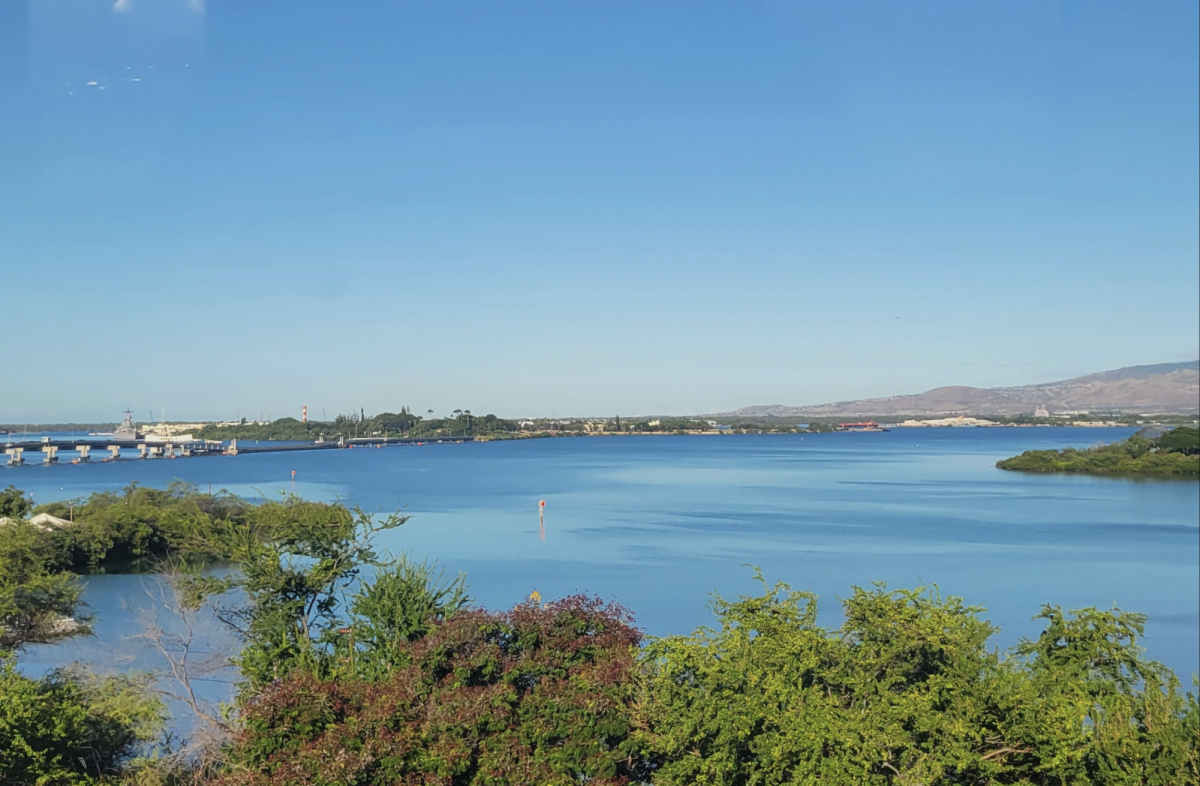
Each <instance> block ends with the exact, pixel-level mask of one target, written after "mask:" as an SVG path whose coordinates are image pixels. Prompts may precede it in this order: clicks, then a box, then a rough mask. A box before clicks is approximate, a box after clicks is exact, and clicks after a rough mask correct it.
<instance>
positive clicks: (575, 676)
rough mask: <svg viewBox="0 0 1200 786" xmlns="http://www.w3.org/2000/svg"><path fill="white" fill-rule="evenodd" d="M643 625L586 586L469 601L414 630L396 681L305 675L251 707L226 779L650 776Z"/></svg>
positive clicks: (592, 779) (472, 780)
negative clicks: (581, 590)
mask: <svg viewBox="0 0 1200 786" xmlns="http://www.w3.org/2000/svg"><path fill="white" fill-rule="evenodd" d="M639 638H640V637H639V633H638V632H637V631H636V630H635V629H633V628H632V627H631V626H630V625H629V622H628V617H627V615H626V614H625V613H624V612H623V611H622V610H621V609H619V608H618V607H613V606H604V605H602V604H600V603H599V602H597V601H595V600H590V599H587V598H582V597H575V598H567V599H564V600H561V601H556V602H554V603H550V604H547V605H546V606H544V607H543V606H541V605H539V604H537V603H536V602H529V603H525V604H523V605H520V606H518V607H516V608H515V609H513V610H511V611H508V612H484V611H468V612H463V613H460V614H457V615H455V616H454V617H453V618H451V619H450V620H448V621H445V622H441V623H439V624H437V625H435V626H433V628H432V629H431V630H430V632H429V633H428V635H426V636H425V637H423V638H420V639H417V640H415V641H412V642H407V641H402V642H400V644H399V646H400V647H401V648H402V650H403V653H404V656H405V657H404V658H403V661H404V662H405V664H406V665H404V666H402V667H399V668H397V669H396V670H395V671H394V672H393V673H392V674H391V675H389V676H388V677H387V678H386V679H384V680H382V681H378V682H367V681H363V680H356V679H351V678H347V679H341V680H330V679H326V680H319V679H317V678H315V677H314V676H312V675H310V674H304V673H297V674H296V675H294V676H293V677H292V678H290V679H288V680H285V681H283V682H279V683H274V684H272V685H270V686H268V687H267V688H266V689H264V690H263V691H262V692H261V693H260V694H259V695H257V696H256V697H255V698H254V699H253V701H251V702H250V703H249V705H248V706H247V708H246V710H245V712H244V715H243V719H244V721H245V729H244V731H243V732H242V733H241V735H240V736H239V737H238V738H237V741H236V744H235V745H234V747H233V749H232V750H231V751H230V753H229V757H230V765H231V773H230V775H229V776H228V777H227V778H226V779H224V780H223V781H222V783H223V784H230V785H232V784H238V785H239V786H241V785H243V784H244V785H245V786H250V785H251V784H254V785H255V786H268V785H269V784H270V785H272V786H274V785H275V784H278V786H285V784H288V785H290V784H330V785H332V784H346V785H347V786H349V785H351V784H353V785H354V786H358V785H359V784H362V785H363V786H366V785H367V784H378V785H379V786H384V785H385V784H386V785H388V786H390V785H391V784H429V785H430V786H433V785H434V784H445V786H451V784H454V785H459V784H461V786H468V785H469V784H470V785H478V786H483V785H484V784H488V785H491V784H514V785H516V784H545V785H546V786H550V785H551V784H559V785H561V786H570V785H573V784H578V783H582V782H587V783H592V784H596V786H602V785H604V784H624V783H629V782H630V780H631V779H632V780H633V781H635V782H641V781H642V780H643V779H644V777H645V776H646V775H648V772H649V771H648V769H647V762H648V759H647V758H646V757H645V756H644V755H643V752H642V751H641V749H640V748H639V744H638V742H637V740H636V736H635V734H634V733H633V732H634V729H633V726H632V707H633V705H634V703H635V700H636V697H637V692H638V688H637V681H636V676H637V661H636V658H635V654H636V646H637V643H638V641H639Z"/></svg>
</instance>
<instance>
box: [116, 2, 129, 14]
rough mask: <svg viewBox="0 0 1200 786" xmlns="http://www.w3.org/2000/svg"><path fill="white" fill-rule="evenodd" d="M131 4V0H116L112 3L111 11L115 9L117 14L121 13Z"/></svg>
mask: <svg viewBox="0 0 1200 786" xmlns="http://www.w3.org/2000/svg"><path fill="white" fill-rule="evenodd" d="M132 5H133V0H116V2H115V3H113V11H116V12H117V13H118V14H123V13H126V12H127V11H128V10H129V8H130V6H132Z"/></svg>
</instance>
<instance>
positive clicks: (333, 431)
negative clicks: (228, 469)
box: [196, 408, 517, 442]
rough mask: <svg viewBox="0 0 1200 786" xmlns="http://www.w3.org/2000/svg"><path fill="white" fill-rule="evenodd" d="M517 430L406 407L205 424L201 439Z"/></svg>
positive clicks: (491, 420) (461, 414)
mask: <svg viewBox="0 0 1200 786" xmlns="http://www.w3.org/2000/svg"><path fill="white" fill-rule="evenodd" d="M516 431H517V426H516V424H515V423H513V422H511V421H508V420H504V419H502V418H498V417H496V416H495V415H484V416H482V417H479V416H476V415H472V414H471V411H470V410H455V411H454V412H453V413H452V417H447V418H433V417H430V418H422V417H420V416H419V415H414V414H413V413H411V412H409V411H408V409H407V408H403V409H401V410H400V412H381V413H380V414H378V415H372V416H371V417H367V416H366V415H365V414H360V415H349V416H348V415H338V417H337V418H336V419H334V420H333V421H330V422H317V421H309V422H307V423H302V422H301V421H299V420H296V419H295V418H280V419H279V420H274V421H272V422H270V423H241V424H239V425H235V426H217V425H211V426H205V427H204V428H203V429H201V430H200V432H199V433H198V434H196V436H197V437H199V438H201V439H246V440H251V439H261V440H285V441H297V442H309V441H314V440H317V439H324V440H326V441H329V440H335V439H337V438H339V437H345V438H347V439H353V438H355V437H412V438H417V439H419V438H421V437H438V436H443V437H485V436H488V435H494V434H510V433H513V432H516Z"/></svg>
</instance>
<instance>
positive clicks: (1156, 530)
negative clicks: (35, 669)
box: [0, 428, 1200, 683]
mask: <svg viewBox="0 0 1200 786" xmlns="http://www.w3.org/2000/svg"><path fill="white" fill-rule="evenodd" d="M1131 431H1132V429H1050V428H1036V429H930V430H921V429H911V430H908V429H898V430H894V431H891V432H889V433H882V434H820V435H804V436H800V435H795V436H792V435H762V436H754V435H745V436H742V435H731V436H712V437H674V436H658V437H610V438H578V439H541V440H526V441H519V442H497V443H486V444H466V445H445V446H425V447H392V448H384V449H356V450H349V451H345V450H343V451H321V452H311V453H297V454H265V455H250V456H238V457H233V458H230V457H206V458H193V459H178V460H174V461H167V460H158V461H136V460H135V461H122V462H114V463H109V464H92V465H89V466H71V465H59V466H49V467H42V466H28V467H23V468H14V469H5V470H0V485H8V484H10V483H11V484H14V485H16V486H18V487H21V488H24V489H27V490H30V491H32V492H34V494H35V498H36V499H37V500H38V501H39V502H47V501H50V500H54V499H65V498H72V497H80V496H84V495H86V494H88V493H90V492H92V491H95V490H100V489H115V488H120V487H122V486H124V485H126V484H127V483H129V482H131V481H135V480H136V481H138V482H139V483H140V484H142V485H147V486H162V485H165V484H166V483H167V482H168V481H170V480H173V479H182V480H186V481H189V482H191V483H195V484H197V485H198V486H200V487H201V489H204V490H206V489H207V488H208V486H209V484H210V483H211V484H212V488H213V489H214V490H216V489H219V488H227V489H229V490H231V491H233V492H235V493H238V494H242V495H247V496H261V495H271V494H276V493H279V492H281V491H290V490H291V489H292V483H291V481H290V473H291V471H292V470H295V471H296V483H295V490H296V491H297V492H298V493H299V494H301V495H303V496H305V497H308V498H312V499H324V500H333V499H341V500H343V501H345V502H347V503H350V504H357V505H361V506H362V507H364V508H366V509H368V510H372V511H380V512H390V511H395V510H403V511H404V512H406V513H408V514H409V515H411V516H412V519H411V520H410V521H409V522H408V523H407V524H406V525H405V526H403V527H402V528H400V529H399V530H395V531H392V532H389V533H387V534H386V536H385V538H386V540H385V543H386V545H387V546H388V547H390V548H391V549H392V550H394V551H408V552H410V553H412V554H414V555H416V556H426V555H428V556H431V557H434V558H436V559H438V560H439V561H440V562H441V564H442V565H444V566H445V567H446V568H448V569H449V570H450V571H451V572H454V571H464V572H465V573H466V574H467V579H468V583H469V585H470V588H471V591H472V594H473V595H474V596H475V598H476V599H477V600H478V601H479V602H481V603H483V604H486V605H489V606H499V607H504V606H510V605H512V604H513V603H516V602H517V601H518V600H520V599H521V598H522V597H524V596H525V595H527V594H528V593H529V592H531V591H532V590H535V589H536V590H538V591H539V592H541V594H542V595H543V596H558V595H564V594H568V593H573V592H590V593H595V594H597V595H600V596H602V597H604V598H609V599H615V600H617V601H619V602H621V603H623V604H625V605H627V606H629V607H630V608H632V609H633V610H634V611H635V612H636V614H637V619H638V621H639V623H640V624H641V625H642V626H643V627H645V628H646V629H647V630H648V631H649V632H651V633H655V634H665V633H681V632H686V631H690V630H691V629H693V628H695V627H696V626H697V625H701V624H707V623H709V622H710V621H711V616H710V615H709V612H708V610H707V602H708V595H709V593H711V592H713V591H718V592H720V593H721V594H723V595H726V596H736V595H738V594H741V593H746V592H749V591H753V590H754V589H755V585H754V583H753V581H752V580H751V577H750V570H749V569H748V568H746V567H744V565H745V564H746V563H751V564H754V565H758V566H760V567H761V568H762V569H763V572H764V573H765V575H766V576H767V578H768V579H770V580H772V581H774V580H783V581H787V582H789V583H791V584H792V585H793V586H795V587H797V588H802V589H807V590H813V591H815V592H817V593H818V594H819V595H820V597H821V603H822V612H823V617H824V620H825V621H826V622H827V623H828V624H836V623H837V622H838V619H839V610H838V600H837V599H838V597H839V596H841V597H844V596H846V595H848V594H849V591H850V587H851V585H854V584H859V585H865V584H867V583H869V582H871V581H873V580H882V581H886V582H888V583H889V584H891V585H893V586H913V585H915V584H917V583H919V582H935V583H937V584H939V585H940V587H941V589H942V591H943V592H944V593H948V594H954V595H959V596H963V597H965V598H966V600H967V601H968V602H969V603H974V604H979V605H982V606H985V607H987V609H988V612H987V616H988V618H989V619H991V620H992V621H994V622H995V623H996V624H998V625H1000V626H1001V628H1002V633H1001V634H1000V636H999V638H998V640H997V643H998V644H1001V645H1009V644H1012V643H1013V642H1015V641H1016V640H1017V639H1018V638H1019V637H1021V636H1027V635H1035V634H1036V632H1037V630H1038V627H1037V625H1036V624H1035V623H1034V622H1032V621H1031V620H1030V618H1031V617H1032V616H1033V615H1034V614H1035V613H1037V611H1038V609H1039V607H1040V606H1041V604H1043V603H1047V602H1050V603H1057V604H1061V605H1063V606H1066V607H1080V606H1091V605H1095V606H1102V607H1109V606H1111V605H1113V604H1116V605H1118V606H1120V607H1121V608H1123V609H1127V610H1134V611H1140V612H1143V613H1145V614H1147V615H1148V616H1149V623H1148V631H1147V634H1148V635H1147V637H1146V639H1145V641H1144V644H1145V645H1146V647H1147V649H1148V651H1149V654H1150V656H1151V657H1154V658H1156V659H1159V660H1162V661H1163V662H1165V663H1166V664H1167V665H1169V666H1171V667H1172V668H1174V669H1175V670H1176V671H1177V673H1179V674H1180V676H1181V677H1182V678H1183V679H1184V681H1185V683H1186V682H1190V680H1189V679H1188V678H1189V676H1190V675H1191V674H1192V673H1193V672H1195V671H1196V670H1197V667H1198V665H1200V643H1198V637H1200V483H1196V482H1135V481H1130V480H1123V479H1114V478H1089V477H1067V476H1029V475H1023V474H1016V473H1007V472H1002V471H1000V470H997V469H995V468H994V466H993V465H994V464H995V462H996V461H997V460H998V459H1001V458H1004V457H1007V456H1010V455H1013V454H1015V453H1019V452H1021V451H1023V450H1027V449H1030V448H1049V447H1064V446H1067V445H1074V446H1079V447H1082V446H1087V445H1091V444H1095V443H1097V442H1100V441H1104V442H1111V441H1115V440H1117V439H1121V438H1123V437H1125V436H1127V435H1128V434H1129V433H1131ZM540 499H544V500H546V539H545V541H544V542H543V541H542V540H540V538H539V534H538V516H537V503H538V500H540ZM89 582H90V586H89V591H88V594H87V598H88V601H89V602H90V603H91V604H92V606H93V610H94V612H95V613H96V614H97V615H98V616H99V618H100V623H99V625H98V626H97V636H95V637H93V638H91V639H88V640H81V641H77V642H70V643H67V644H63V645H58V646H57V647H54V648H35V649H34V650H31V651H30V653H29V654H28V657H27V660H28V661H31V665H37V664H45V665H49V664H52V663H58V662H62V661H64V660H70V659H72V658H77V657H84V658H91V659H112V658H125V659H127V660H130V659H131V660H133V661H137V660H139V659H140V658H141V657H142V655H138V654H137V653H138V652H140V651H139V650H138V647H139V646H140V645H138V644H137V643H136V642H131V641H130V640H129V639H127V638H126V637H128V636H131V635H133V634H135V633H136V632H137V625H136V623H135V621H134V616H135V614H134V611H133V609H134V608H143V607H145V606H146V593H145V589H144V585H145V582H146V580H145V578H144V577H131V576H102V577H95V578H92V579H89ZM151 605H153V604H151ZM143 655H144V653H143Z"/></svg>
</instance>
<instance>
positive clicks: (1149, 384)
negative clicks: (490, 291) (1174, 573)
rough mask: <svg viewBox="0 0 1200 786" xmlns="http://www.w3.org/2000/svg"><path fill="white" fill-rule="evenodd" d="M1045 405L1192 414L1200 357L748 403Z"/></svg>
mask: <svg viewBox="0 0 1200 786" xmlns="http://www.w3.org/2000/svg"><path fill="white" fill-rule="evenodd" d="M1039 406H1044V407H1046V408H1047V409H1048V410H1050V412H1051V413H1054V412H1062V411H1082V410H1087V411H1090V412H1096V411H1100V412H1108V411H1116V412H1134V413H1147V414H1150V413H1153V414H1189V413H1194V412H1197V411H1198V410H1200V360H1193V361H1190V362H1187V363H1156V364H1154V365H1148V366H1129V367H1127V368H1119V369H1116V370H1114V371H1102V372H1100V373H1099V374H1088V375H1087V376H1083V377H1076V378H1074V379H1066V380H1062V381H1060V382H1045V383H1042V384H1039V385H1021V386H1018V387H1010V388H972V387H965V386H950V387H941V388H934V389H933V390H928V391H926V392H924V393H917V394H914V395H907V396H889V397H887V398H868V399H859V400H856V401H837V402H833V403H830V404H817V405H812V406H802V407H789V406H784V405H782V404H771V405H766V406H755V407H745V408H743V409H739V410H736V411H735V412H731V413H727V414H731V415H744V416H747V417H796V416H808V417H814V416H818V417H819V416H827V417H853V416H860V415H958V414H961V415H975V416H977V415H1026V414H1028V415H1032V414H1033V412H1034V410H1035V409H1036V408H1037V407H1039Z"/></svg>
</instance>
